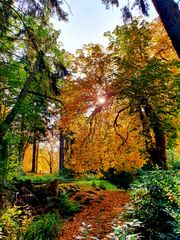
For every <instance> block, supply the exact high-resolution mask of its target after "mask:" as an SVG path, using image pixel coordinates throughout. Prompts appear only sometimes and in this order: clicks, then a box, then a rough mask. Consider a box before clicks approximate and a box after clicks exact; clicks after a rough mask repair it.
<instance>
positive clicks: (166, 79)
mask: <svg viewBox="0 0 180 240" xmlns="http://www.w3.org/2000/svg"><path fill="white" fill-rule="evenodd" d="M149 30H150V28H149V27H148V25H142V26H139V25H138V22H136V21H133V22H132V23H131V24H129V25H124V26H122V27H116V29H115V31H114V32H113V34H112V35H111V34H110V35H109V39H110V42H111V44H110V47H109V48H110V49H111V51H112V57H113V64H114V69H115V71H114V74H115V75H116V79H115V80H114V81H113V82H112V85H114V87H115V88H116V89H117V93H118V96H119V97H120V98H122V99H128V107H129V106H130V109H131V110H130V113H131V114H134V113H138V114H139V118H140V120H141V122H142V128H143V131H142V133H143V135H144V138H145V143H146V152H147V153H148V155H149V160H150V161H151V163H152V164H153V165H156V164H157V165H158V166H159V167H160V168H162V169H167V161H166V160H167V159H166V141H167V135H168V132H169V133H170V132H173V131H174V130H173V126H172V122H171V119H172V117H173V115H176V113H177V110H178V107H177V106H178V102H177V100H178V86H177V84H176V74H175V72H174V71H173V65H174V62H171V61H170V62H169V61H164V60H162V59H161V58H160V57H159V59H157V58H155V57H154V56H153V55H152V52H151V35H149V33H148V32H149ZM107 35H108V34H107ZM113 36H114V37H113ZM152 45H153V44H152ZM175 65H176V64H175ZM175 65H174V67H175Z"/></svg>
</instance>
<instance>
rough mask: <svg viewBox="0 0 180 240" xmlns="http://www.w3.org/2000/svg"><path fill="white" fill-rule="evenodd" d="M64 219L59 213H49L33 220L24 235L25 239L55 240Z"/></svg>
mask: <svg viewBox="0 0 180 240" xmlns="http://www.w3.org/2000/svg"><path fill="white" fill-rule="evenodd" d="M61 225H62V221H61V219H60V217H59V215H58V214H55V213H47V214H46V215H44V216H41V217H39V218H38V219H37V220H35V221H33V222H32V223H31V224H30V225H29V228H28V230H27V232H26V233H25V235H24V238H23V239H24V240H53V239H55V238H56V237H57V236H58V235H59V232H60V229H61Z"/></svg>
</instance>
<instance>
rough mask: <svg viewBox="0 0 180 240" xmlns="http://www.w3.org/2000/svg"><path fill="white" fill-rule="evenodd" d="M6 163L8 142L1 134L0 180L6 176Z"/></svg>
mask: <svg viewBox="0 0 180 240" xmlns="http://www.w3.org/2000/svg"><path fill="white" fill-rule="evenodd" d="M7 164H8V144H7V141H6V140H5V139H4V138H3V136H0V182H2V181H3V180H4V179H5V178H6V176H7Z"/></svg>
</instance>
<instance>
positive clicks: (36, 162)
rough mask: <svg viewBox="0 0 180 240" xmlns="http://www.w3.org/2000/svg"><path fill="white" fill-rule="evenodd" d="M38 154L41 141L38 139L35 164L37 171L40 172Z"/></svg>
mask: <svg viewBox="0 0 180 240" xmlns="http://www.w3.org/2000/svg"><path fill="white" fill-rule="evenodd" d="M38 155H39V141H37V140H36V156H35V157H36V161H35V164H36V168H35V173H37V172H38Z"/></svg>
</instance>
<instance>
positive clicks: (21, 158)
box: [19, 139, 24, 176]
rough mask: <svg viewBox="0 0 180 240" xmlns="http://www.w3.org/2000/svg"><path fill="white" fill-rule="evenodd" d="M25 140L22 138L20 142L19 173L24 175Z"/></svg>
mask: <svg viewBox="0 0 180 240" xmlns="http://www.w3.org/2000/svg"><path fill="white" fill-rule="evenodd" d="M23 148H24V146H23V141H22V139H20V143H19V174H20V175H21V176H22V175H23V155H24V154H23Z"/></svg>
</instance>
